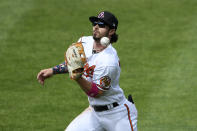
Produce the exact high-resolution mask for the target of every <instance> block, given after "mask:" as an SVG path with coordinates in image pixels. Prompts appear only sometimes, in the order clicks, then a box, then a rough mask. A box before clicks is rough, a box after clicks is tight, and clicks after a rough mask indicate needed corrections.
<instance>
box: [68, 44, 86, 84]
mask: <svg viewBox="0 0 197 131" xmlns="http://www.w3.org/2000/svg"><path fill="white" fill-rule="evenodd" d="M65 61H66V63H67V67H68V72H69V76H70V78H71V79H73V80H77V79H79V78H80V77H81V75H82V73H83V70H84V64H85V63H86V56H85V52H84V48H83V45H82V42H77V43H73V44H72V45H71V46H70V47H69V48H68V49H67V51H66V54H65Z"/></svg>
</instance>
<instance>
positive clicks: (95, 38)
mask: <svg viewBox="0 0 197 131" xmlns="http://www.w3.org/2000/svg"><path fill="white" fill-rule="evenodd" d="M97 33H99V32H97ZM107 34H108V32H106V34H105V35H103V36H100V37H98V36H96V33H94V32H93V33H92V36H93V39H94V40H95V41H96V42H100V40H101V38H102V37H107V36H108V35H107ZM99 35H100V33H99Z"/></svg>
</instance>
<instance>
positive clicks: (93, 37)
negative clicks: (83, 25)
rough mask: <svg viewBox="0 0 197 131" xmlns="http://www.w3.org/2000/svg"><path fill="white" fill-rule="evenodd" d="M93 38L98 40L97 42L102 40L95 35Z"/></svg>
mask: <svg viewBox="0 0 197 131" xmlns="http://www.w3.org/2000/svg"><path fill="white" fill-rule="evenodd" d="M93 39H94V40H95V41H96V42H99V41H100V40H101V38H97V37H95V36H93Z"/></svg>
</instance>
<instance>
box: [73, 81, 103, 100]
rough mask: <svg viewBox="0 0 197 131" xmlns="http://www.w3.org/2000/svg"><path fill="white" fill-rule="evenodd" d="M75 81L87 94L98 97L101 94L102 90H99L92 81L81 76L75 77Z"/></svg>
mask: <svg viewBox="0 0 197 131" xmlns="http://www.w3.org/2000/svg"><path fill="white" fill-rule="evenodd" d="M76 82H77V83H78V84H79V86H80V87H81V89H82V90H83V91H84V92H85V93H86V94H87V95H88V96H91V97H99V96H101V95H102V94H103V91H102V90H100V89H99V88H98V87H97V85H96V84H95V83H94V82H89V81H87V80H86V79H84V78H83V77H80V78H79V79H77V80H76Z"/></svg>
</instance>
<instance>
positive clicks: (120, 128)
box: [65, 36, 137, 131]
mask: <svg viewBox="0 0 197 131" xmlns="http://www.w3.org/2000/svg"><path fill="white" fill-rule="evenodd" d="M79 41H82V44H83V47H84V51H85V54H86V58H87V63H86V64H85V66H84V73H83V76H82V77H83V78H85V79H86V80H88V81H89V82H92V83H95V84H96V85H97V87H98V88H99V89H100V90H102V91H103V92H104V93H103V94H102V95H101V96H99V97H91V95H90V96H88V100H89V104H90V106H89V107H88V108H87V109H86V110H85V111H84V112H82V113H81V114H80V115H79V116H77V117H76V118H75V119H74V120H73V121H72V122H71V123H70V124H69V126H68V127H67V128H66V129H65V131H137V110H136V107H135V105H134V104H133V103H131V102H129V101H128V100H127V99H126V98H125V96H124V92H123V90H122V89H121V88H120V86H119V77H120V71H121V69H120V62H119V58H118V55H117V52H116V50H115V49H114V48H113V47H112V45H111V44H110V45H109V46H108V47H106V48H105V49H104V50H102V51H101V52H98V53H97V52H95V51H94V50H93V43H94V39H93V37H92V36H86V37H82V38H80V39H79Z"/></svg>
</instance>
